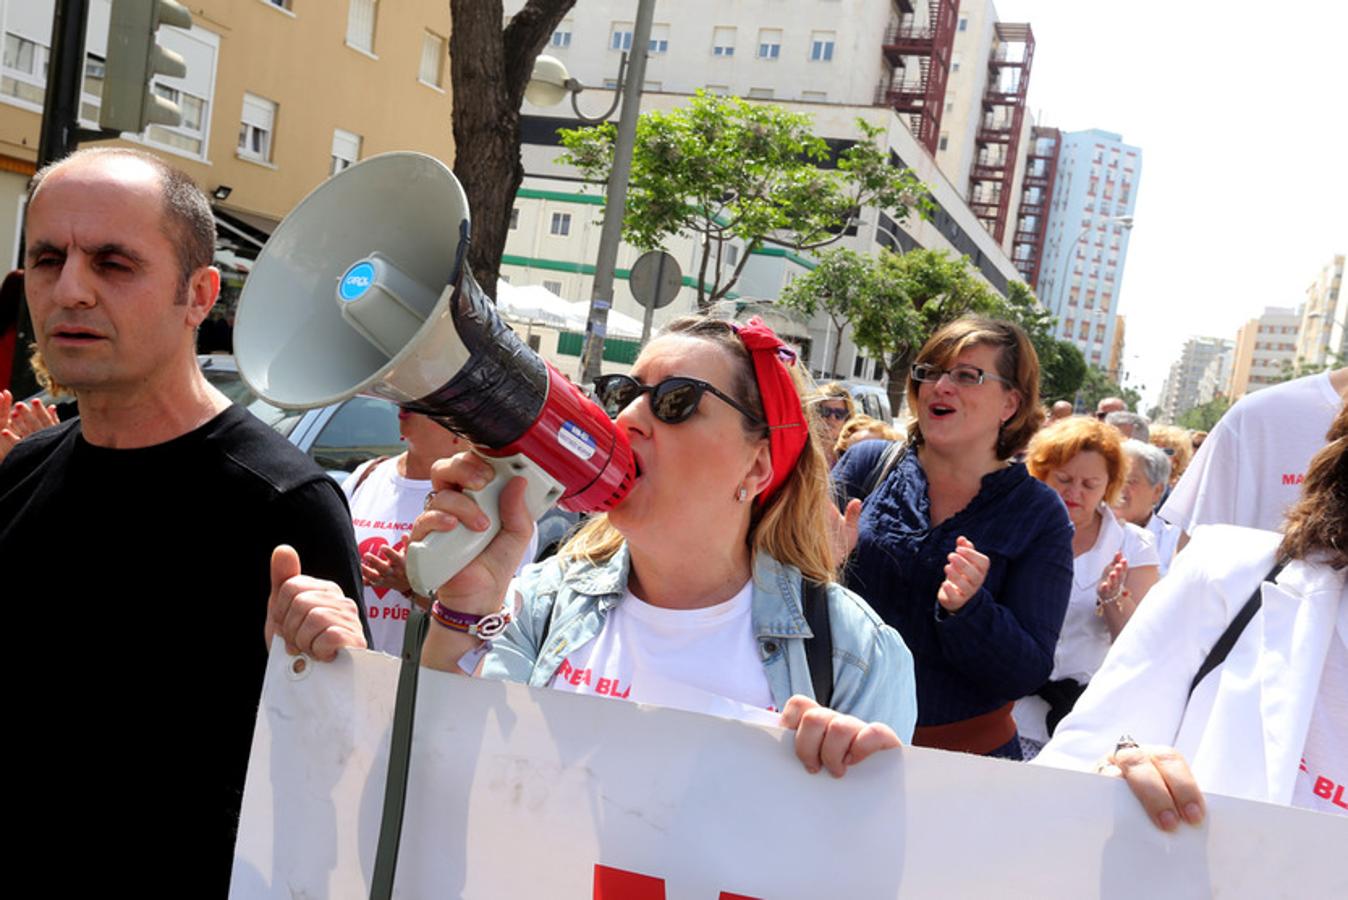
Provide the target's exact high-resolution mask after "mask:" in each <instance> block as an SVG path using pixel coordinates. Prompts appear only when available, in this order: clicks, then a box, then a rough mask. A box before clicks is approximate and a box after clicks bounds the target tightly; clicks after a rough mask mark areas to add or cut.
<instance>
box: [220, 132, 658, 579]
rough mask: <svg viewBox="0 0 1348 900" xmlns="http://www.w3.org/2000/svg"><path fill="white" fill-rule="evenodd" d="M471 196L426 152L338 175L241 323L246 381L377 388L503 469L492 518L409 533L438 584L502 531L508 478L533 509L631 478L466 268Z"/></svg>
mask: <svg viewBox="0 0 1348 900" xmlns="http://www.w3.org/2000/svg"><path fill="white" fill-rule="evenodd" d="M470 236H471V225H470V218H469V214H468V201H467V198H466V197H465V196H464V193H463V188H462V187H461V186H460V185H459V183H458V181H457V180H456V179H455V178H454V175H453V173H452V172H450V171H449V169H448V168H446V167H445V166H444V164H443V163H441V162H440V161H439V160H436V159H434V158H433V157H430V156H426V155H424V154H420V153H387V154H383V155H380V156H375V157H371V158H370V159H367V160H364V161H363V162H360V163H357V164H356V165H354V166H351V167H349V168H347V169H345V170H343V171H342V172H341V173H339V174H337V175H335V176H333V177H332V178H329V179H328V180H327V181H325V182H324V183H323V184H322V185H320V186H319V187H318V188H316V189H315V190H314V191H313V192H312V193H310V194H309V195H308V196H307V197H305V198H304V200H302V201H301V202H300V203H299V205H298V206H296V207H295V209H294V210H293V211H292V212H291V213H290V214H289V215H288V216H286V218H285V220H284V221H282V222H281V224H280V225H279V226H277V228H276V231H275V232H274V233H273V234H272V237H271V239H270V240H269V241H268V242H267V244H266V246H265V247H263V249H262V252H261V254H259V256H258V258H257V262H256V263H255V264H254V266H253V271H252V273H251V274H250V275H249V278H248V281H247V282H246V283H245V285H244V289H243V294H242V295H241V296H240V298H239V309H238V315H237V317H236V319H235V326H234V347H235V356H236V358H237V360H238V365H239V373H240V375H241V376H242V377H243V380H244V382H245V383H246V384H247V385H248V386H249V387H250V388H251V389H252V390H253V392H254V393H256V394H257V395H258V396H260V397H262V398H263V399H264V400H267V401H268V402H270V403H273V404H275V405H277V406H280V407H283V408H288V409H307V408H310V407H315V406H326V405H329V404H332V403H338V402H341V401H342V400H345V399H347V398H349V397H352V396H354V395H356V394H361V393H364V394H373V395H376V396H380V397H384V398H386V399H388V400H392V401H393V402H394V403H397V404H399V405H400V406H402V407H404V408H406V409H410V410H412V411H414V412H420V413H425V414H426V415H429V416H432V417H434V418H436V419H437V420H439V421H440V422H441V423H442V424H444V425H445V426H446V427H448V428H451V429H453V430H454V431H456V432H458V433H459V434H461V435H463V436H464V437H466V438H467V439H468V440H470V441H471V442H472V443H473V445H474V447H475V449H476V450H477V452H479V453H480V454H481V455H482V456H483V458H485V459H486V460H487V461H488V462H489V463H491V464H492V466H493V468H495V469H496V471H497V473H498V477H497V478H496V479H495V480H494V481H493V482H492V483H491V484H490V485H488V487H487V488H485V489H484V490H483V491H479V492H476V493H474V494H473V496H474V497H475V499H476V500H477V501H478V503H479V505H480V506H482V509H483V511H484V512H485V513H487V515H488V516H489V517H490V518H491V520H492V526H491V528H489V529H488V530H487V531H486V532H471V531H468V530H467V529H462V528H460V529H457V530H455V531H454V532H449V533H440V534H434V535H431V536H430V537H429V538H428V539H427V540H426V541H423V542H417V543H414V544H412V545H411V546H410V547H409V550H408V558H407V569H408V578H409V580H410V581H411V583H412V587H413V588H414V589H415V590H416V591H417V593H419V594H424V595H428V596H429V595H430V594H431V593H432V592H433V591H434V590H435V588H437V587H439V586H440V585H441V584H443V583H444V582H445V581H448V580H449V579H450V578H451V577H453V575H454V574H455V573H457V572H458V571H459V570H460V569H461V568H462V567H463V566H465V565H467V563H468V562H469V561H471V560H472V559H473V558H474V557H476V556H477V555H478V554H479V553H480V552H481V550H482V549H483V548H484V547H485V546H486V545H487V544H488V543H489V542H490V541H491V539H492V538H493V537H494V536H495V535H496V533H497V532H498V531H499V530H500V520H499V515H498V513H497V502H496V501H497V498H498V496H499V493H500V490H501V489H502V488H503V487H504V485H505V483H506V481H508V480H509V477H508V476H512V475H523V476H525V478H526V479H527V480H528V481H529V488H528V490H527V491H526V501H525V502H526V504H527V505H528V506H529V511H530V513H531V514H532V515H533V516H534V518H537V517H538V516H540V515H542V514H543V512H544V511H545V510H546V509H547V507H548V506H550V505H552V503H554V502H557V503H559V505H561V506H562V508H564V509H568V510H572V511H578V512H592V511H598V510H605V509H610V508H612V506H613V505H614V504H616V503H617V502H618V501H619V500H621V499H622V498H623V497H624V496H625V495H626V493H627V491H628V490H629V489H630V487H631V483H632V479H633V476H634V465H633V460H632V451H631V448H630V446H629V445H628V442H627V437H626V434H625V433H624V432H622V431H620V430H619V429H618V428H616V427H615V426H614V425H613V423H612V422H611V421H610V420H609V418H608V416H607V415H606V414H605V413H604V411H603V410H601V409H600V408H599V407H598V406H597V405H596V404H595V403H594V402H593V401H592V400H590V399H589V398H588V397H586V396H585V395H584V394H583V393H581V391H580V390H578V389H577V388H576V387H575V386H574V385H572V384H571V383H570V382H569V381H567V379H566V378H565V377H564V376H563V375H562V374H561V373H560V372H558V371H557V370H556V369H555V368H553V367H552V366H550V365H548V364H547V363H546V362H545V361H544V360H543V359H542V358H541V357H539V356H538V355H537V354H535V353H534V352H533V351H532V350H530V349H529V347H528V345H526V344H525V343H524V342H523V341H522V340H520V338H519V336H518V335H516V334H515V333H514V332H513V331H511V330H510V328H509V327H508V326H507V325H506V324H505V323H504V322H503V321H502V320H501V317H500V316H499V315H498V314H497V311H496V306H495V304H493V303H492V302H491V300H490V299H489V298H488V297H487V296H486V294H485V293H483V291H482V289H481V288H480V287H479V286H478V284H477V282H476V281H475V280H474V279H473V276H472V273H471V272H470V271H469V267H468V265H467V250H468V247H469V245H470Z"/></svg>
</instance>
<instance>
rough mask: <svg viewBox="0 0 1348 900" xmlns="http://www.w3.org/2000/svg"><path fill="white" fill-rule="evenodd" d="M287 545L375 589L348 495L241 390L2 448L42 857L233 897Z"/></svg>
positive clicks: (28, 831)
mask: <svg viewBox="0 0 1348 900" xmlns="http://www.w3.org/2000/svg"><path fill="white" fill-rule="evenodd" d="M279 543H287V544H291V545H293V546H294V547H295V548H296V549H297V550H298V551H299V554H300V562H301V565H302V566H303V569H304V572H305V573H306V574H309V575H314V576H317V577H321V578H327V579H330V580H332V581H335V582H337V583H338V584H339V585H340V586H341V587H342V589H343V590H344V591H345V592H346V594H347V596H350V597H359V596H360V592H359V585H360V578H359V572H358V569H357V558H356V547H355V541H354V538H353V535H352V530H351V518H350V514H349V513H348V511H347V508H346V501H345V498H344V497H343V496H342V493H341V491H340V490H339V489H338V487H337V485H336V484H335V483H334V482H333V481H332V480H331V479H329V478H328V477H327V476H326V475H325V474H323V472H322V471H320V470H319V469H318V467H317V466H315V465H314V464H313V462H312V461H311V460H309V459H308V457H306V456H304V455H303V454H302V453H300V452H299V451H298V450H296V449H295V448H294V447H293V446H291V445H290V444H289V443H287V442H286V441H285V439H284V438H282V437H280V436H279V435H278V434H276V433H275V432H274V431H272V430H271V429H270V428H268V427H267V426H266V425H264V424H263V423H262V422H260V421H259V420H257V419H256V418H255V417H254V416H252V415H251V414H250V413H248V412H246V411H245V410H243V409H241V408H239V407H237V406H232V407H230V408H229V409H227V410H225V411H224V412H222V413H220V414H219V415H218V416H216V417H215V418H214V419H212V420H211V421H210V422H208V423H206V424H205V425H203V426H201V427H200V428H198V429H196V430H195V431H192V432H190V433H188V434H185V435H182V436H181V437H178V438H175V439H173V440H171V441H168V442H166V443H163V444H158V445H155V446H152V447H145V448H140V449H134V450H109V449H106V448H101V447H95V446H93V445H91V444H89V443H88V442H86V441H85V440H84V438H83V437H82V435H81V433H80V427H79V422H78V420H76V421H72V422H67V423H64V424H62V425H59V426H56V427H54V428H50V429H47V430H46V431H43V432H40V433H38V434H35V435H33V436H31V437H29V438H27V439H25V440H23V441H22V442H20V443H19V444H18V445H17V446H16V447H15V448H14V450H13V451H11V453H10V455H9V457H8V458H7V459H6V460H5V461H4V463H3V464H0V565H2V566H3V568H4V575H3V576H0V585H2V586H3V587H0V590H2V591H3V592H4V600H5V603H4V607H5V608H6V609H7V610H8V611H9V614H10V615H9V621H10V628H9V634H10V639H9V647H10V652H9V654H8V658H9V660H10V666H11V677H10V685H11V689H12V690H13V692H14V694H17V695H18V696H19V700H18V702H17V703H16V707H17V709H16V712H17V713H18V715H17V718H16V719H14V720H11V727H10V734H11V735H12V736H13V737H15V738H17V744H18V747H19V751H18V754H17V756H18V757H19V759H18V760H16V765H14V767H13V768H11V771H10V779H9V786H10V789H11V794H10V796H11V798H12V800H11V802H14V801H18V803H17V805H18V808H17V809H16V808H14V806H11V808H10V820H11V821H13V822H16V823H18V824H19V829H18V834H17V835H16V836H17V837H18V838H19V841H20V843H21V845H22V846H24V847H31V848H32V852H33V853H34V854H35V856H34V857H33V858H31V859H30V858H29V857H28V855H27V854H26V853H25V852H22V851H18V849H17V848H15V847H13V846H12V849H14V850H16V856H15V858H22V859H24V860H25V865H26V866H33V865H37V866H38V869H37V870H38V871H42V872H43V875H42V877H43V879H44V881H48V883H49V884H50V885H51V886H52V887H53V888H55V887H57V885H61V887H63V888H65V887H71V886H73V884H72V883H79V882H81V881H84V880H85V879H88V880H89V882H90V883H93V884H97V885H98V886H99V887H100V893H101V892H102V890H105V889H108V888H109V887H111V886H112V885H116V884H119V883H123V884H125V885H126V886H127V887H128V888H132V890H133V893H135V892H137V891H136V888H145V887H150V886H152V885H158V886H161V887H166V885H164V884H163V883H162V881H161V879H164V878H174V879H175V882H174V884H175V885H176V887H177V888H181V892H180V895H182V896H200V897H212V896H223V895H224V891H225V887H226V885H227V884H228V878H229V870H230V865H231V860H232V857H233V850H234V833H235V829H236V826H237V819H238V813H239V804H240V802H241V800H242V795H243V784H244V775H245V772H246V770H247V763H248V755H249V750H250V748H251V742H252V734H253V723H254V720H255V719H256V716H257V707H258V698H259V696H260V692H261V686H262V676H263V672H264V668H265V664H266V658H267V647H266V646H265V645H264V642H263V626H264V623H265V620H266V606H267V595H268V592H269V589H270V566H269V561H270V557H271V551H272V548H273V547H275V546H276V545H277V544H279ZM12 696H13V694H12ZM49 854H50V858H54V859H60V860H61V863H60V864H59V865H60V868H59V869H56V870H52V869H46V868H45V867H42V866H41V864H40V863H39V862H38V860H39V859H45V858H48V855H49ZM183 871H188V872H196V873H199V875H200V877H199V880H197V879H194V880H193V883H192V884H190V885H188V884H184V883H182V882H181V881H176V879H177V878H178V877H179V874H180V873H182V872H183ZM133 886H134V887H133ZM57 892H58V893H69V891H66V890H58V891H57ZM148 893H150V894H157V893H160V891H159V890H156V889H151V891H149V892H148Z"/></svg>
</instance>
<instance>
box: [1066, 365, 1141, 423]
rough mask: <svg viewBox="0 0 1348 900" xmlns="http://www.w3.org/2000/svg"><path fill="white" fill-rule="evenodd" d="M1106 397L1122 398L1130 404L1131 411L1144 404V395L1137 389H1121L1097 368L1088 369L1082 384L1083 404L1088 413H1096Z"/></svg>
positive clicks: (1089, 367) (1090, 367)
mask: <svg viewBox="0 0 1348 900" xmlns="http://www.w3.org/2000/svg"><path fill="white" fill-rule="evenodd" d="M1105 397H1122V398H1123V402H1124V403H1126V404H1128V408H1129V409H1137V407H1138V404H1139V403H1141V402H1142V394H1141V393H1140V392H1139V391H1138V390H1137V389H1136V388H1130V387H1119V385H1118V384H1117V383H1116V382H1115V381H1114V380H1113V379H1112V378H1110V377H1109V376H1108V375H1106V374H1105V373H1104V372H1103V371H1102V370H1100V369H1097V368H1095V366H1088V367H1087V368H1086V377H1085V378H1084V379H1082V382H1081V403H1082V406H1083V407H1084V408H1085V409H1086V410H1087V411H1088V412H1090V411H1094V409H1095V407H1096V406H1097V405H1098V404H1099V403H1100V401H1101V400H1102V399H1104V398H1105Z"/></svg>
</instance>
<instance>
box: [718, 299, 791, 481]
mask: <svg viewBox="0 0 1348 900" xmlns="http://www.w3.org/2000/svg"><path fill="white" fill-rule="evenodd" d="M734 329H735V333H736V334H737V335H739V339H740V342H741V343H743V344H744V347H745V349H746V350H748V351H749V354H750V355H751V356H752V357H753V360H754V378H755V380H757V382H758V394H759V396H760V397H762V398H763V414H764V415H765V416H766V417H767V421H768V449H769V452H770V453H771V456H772V481H771V482H769V483H768V486H767V489H766V490H764V491H763V493H761V494H759V495H758V503H759V504H760V505H763V504H766V503H767V501H768V500H769V499H770V498H771V497H772V495H773V494H775V493H776V492H777V489H778V488H779V487H781V486H782V483H783V482H784V481H786V478H787V476H788V475H790V474H791V470H792V469H793V468H794V467H795V465H796V461H797V460H798V459H800V454H801V451H802V450H804V449H805V444H806V442H807V441H808V440H809V439H810V431H809V428H808V427H807V426H806V424H805V410H804V408H802V407H801V405H800V395H799V394H797V393H796V385H795V382H793V381H792V380H791V373H790V372H789V371H787V366H789V365H795V364H796V354H795V352H794V351H792V350H791V348H790V347H787V346H786V345H785V344H783V343H782V340H781V338H779V337H777V335H776V333H775V332H773V330H772V329H771V328H769V327H768V326H767V325H765V324H763V320H762V319H760V318H759V317H758V316H754V317H753V318H752V319H750V320H749V323H748V324H747V325H735V326H734Z"/></svg>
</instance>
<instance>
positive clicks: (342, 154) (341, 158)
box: [328, 128, 361, 175]
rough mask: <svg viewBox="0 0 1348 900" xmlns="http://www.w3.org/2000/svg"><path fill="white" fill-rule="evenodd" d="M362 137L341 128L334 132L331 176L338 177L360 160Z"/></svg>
mask: <svg viewBox="0 0 1348 900" xmlns="http://www.w3.org/2000/svg"><path fill="white" fill-rule="evenodd" d="M360 141H361V138H360V135H358V134H355V133H353V132H350V131H343V130H342V129H340V128H334V129H333V130H332V167H331V171H329V172H328V174H329V175H336V174H337V173H338V172H340V171H342V170H343V169H345V168H346V167H347V166H350V165H351V164H353V163H355V162H356V161H357V160H359V159H360Z"/></svg>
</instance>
